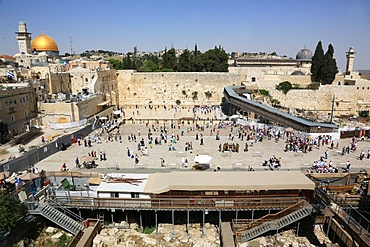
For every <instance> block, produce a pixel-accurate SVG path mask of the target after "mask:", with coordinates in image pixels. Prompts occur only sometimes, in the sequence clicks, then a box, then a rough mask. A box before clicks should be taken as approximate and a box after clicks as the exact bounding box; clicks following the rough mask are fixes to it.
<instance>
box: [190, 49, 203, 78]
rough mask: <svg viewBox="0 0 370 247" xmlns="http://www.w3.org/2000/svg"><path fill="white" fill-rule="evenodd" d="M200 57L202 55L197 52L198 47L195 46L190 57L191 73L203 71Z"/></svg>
mask: <svg viewBox="0 0 370 247" xmlns="http://www.w3.org/2000/svg"><path fill="white" fill-rule="evenodd" d="M201 55H202V53H201V52H200V51H198V45H197V44H195V46H194V52H193V53H192V56H191V71H193V72H201V71H203V65H202V61H201Z"/></svg>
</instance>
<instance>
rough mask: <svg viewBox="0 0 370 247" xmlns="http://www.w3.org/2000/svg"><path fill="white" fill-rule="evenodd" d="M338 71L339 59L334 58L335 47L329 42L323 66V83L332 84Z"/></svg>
mask: <svg viewBox="0 0 370 247" xmlns="http://www.w3.org/2000/svg"><path fill="white" fill-rule="evenodd" d="M337 73H338V67H337V61H336V60H335V58H334V47H333V46H332V45H331V44H329V47H328V51H327V52H326V53H325V56H324V62H323V65H322V68H321V79H322V84H332V82H333V81H334V79H335V75H336V74H337Z"/></svg>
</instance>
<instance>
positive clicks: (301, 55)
mask: <svg viewBox="0 0 370 247" xmlns="http://www.w3.org/2000/svg"><path fill="white" fill-rule="evenodd" d="M295 58H296V59H297V60H305V61H311V60H312V52H311V51H310V50H309V49H306V48H304V49H302V50H300V51H299V52H298V53H297V55H296V57H295Z"/></svg>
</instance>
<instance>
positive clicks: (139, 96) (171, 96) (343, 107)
mask: <svg viewBox="0 0 370 247" xmlns="http://www.w3.org/2000/svg"><path fill="white" fill-rule="evenodd" d="M255 70H256V69H255ZM255 74H256V75H257V74H258V77H255V79H254V81H253V82H251V78H250V74H244V73H197V72H190V73H186V72H176V73H175V72H174V73H161V72H154V73H140V72H136V71H133V70H121V71H118V79H117V80H118V92H119V105H120V106H121V107H123V108H131V107H135V106H136V105H138V106H144V105H154V106H156V105H158V106H163V105H166V106H170V105H172V106H173V105H176V101H177V100H179V101H181V103H180V106H182V107H183V108H185V109H186V108H187V109H189V108H192V107H193V106H194V105H220V103H221V99H222V97H223V89H224V87H225V86H230V85H245V86H247V87H251V88H255V89H266V90H268V91H269V92H270V95H271V98H273V99H277V100H279V101H280V105H281V106H284V107H287V108H293V109H305V110H308V111H313V112H318V113H320V114H323V115H328V114H329V113H330V112H331V108H332V101H333V96H335V98H334V115H335V116H339V115H349V114H354V115H357V114H358V111H362V110H369V108H370V95H369V92H370V81H369V80H364V79H356V80H354V81H353V83H350V85H348V83H345V78H344V76H343V75H338V76H337V77H336V78H335V80H334V82H333V84H332V85H320V87H319V88H318V89H317V90H309V89H293V90H290V91H289V92H288V93H287V94H286V95H285V94H284V93H282V92H281V91H279V90H276V88H275V87H276V85H277V84H279V83H280V82H282V81H289V82H290V83H291V84H299V85H301V86H307V85H309V84H311V79H310V76H308V75H286V73H284V74H280V75H279V74H263V73H257V72H256V73H255ZM208 91H209V92H210V93H211V96H209V95H208V97H207V95H206V94H205V92H208ZM194 92H198V95H197V96H198V97H197V99H194V98H193V97H192V96H193V93H194Z"/></svg>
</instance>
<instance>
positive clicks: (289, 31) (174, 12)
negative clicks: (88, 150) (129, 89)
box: [0, 0, 370, 71]
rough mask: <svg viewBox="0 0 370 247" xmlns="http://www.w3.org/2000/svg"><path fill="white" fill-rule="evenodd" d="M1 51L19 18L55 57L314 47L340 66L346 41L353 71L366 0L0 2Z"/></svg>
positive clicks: (368, 56) (366, 53) (13, 46)
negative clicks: (50, 43) (53, 46)
mask: <svg viewBox="0 0 370 247" xmlns="http://www.w3.org/2000/svg"><path fill="white" fill-rule="evenodd" d="M0 13H1V15H0V16H1V23H0V54H9V55H14V54H15V53H17V51H18V45H17V41H16V39H15V32H16V31H17V29H18V22H19V21H20V20H21V19H23V20H24V21H25V22H26V23H27V28H28V31H29V32H31V33H32V38H34V37H36V36H37V35H39V34H41V32H42V30H44V31H45V34H47V35H49V36H51V37H52V38H53V39H54V40H55V41H56V42H57V44H58V46H59V50H60V53H61V54H64V53H66V52H70V39H69V35H71V36H72V40H73V50H74V51H75V52H76V53H81V52H83V51H85V50H98V49H102V50H111V51H118V52H124V53H127V52H128V51H133V47H134V46H137V47H138V50H139V51H159V50H163V49H164V48H165V47H168V48H170V47H171V46H172V45H173V47H174V48H177V49H183V48H186V47H188V48H189V49H191V50H192V49H193V48H194V44H195V43H197V44H198V48H199V49H200V50H202V51H206V50H208V49H211V48H213V47H214V46H218V45H221V46H223V47H224V49H225V50H226V51H227V52H232V51H246V52H260V51H266V52H273V51H275V52H276V53H277V54H279V55H287V56H289V57H295V55H296V53H297V52H298V51H299V50H300V49H301V48H303V47H304V46H305V45H306V47H307V48H308V49H310V50H311V51H312V52H314V50H315V47H316V45H317V42H318V41H319V40H321V41H322V43H323V47H324V51H326V50H327V47H328V45H329V44H330V43H331V44H332V45H333V46H334V50H335V54H334V56H335V58H336V59H337V62H338V67H340V68H341V69H342V71H343V70H344V68H345V52H346V51H348V49H349V47H350V46H351V45H353V46H354V49H355V51H356V52H357V54H356V60H355V65H354V67H355V69H370V31H369V30H370V14H369V13H370V1H369V0H311V1H303V0H289V1H288V0H240V1H226V0H172V1H169V0H156V1H153V0H125V1H119V0H100V1H98V0H63V1H54V0H0Z"/></svg>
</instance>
